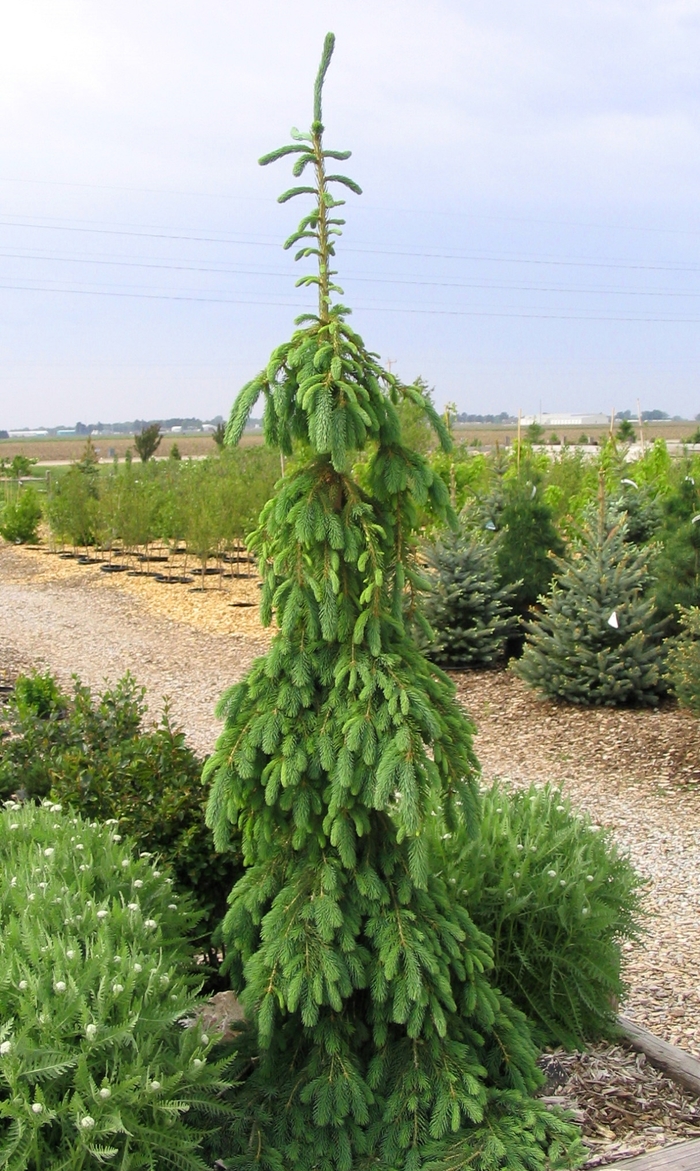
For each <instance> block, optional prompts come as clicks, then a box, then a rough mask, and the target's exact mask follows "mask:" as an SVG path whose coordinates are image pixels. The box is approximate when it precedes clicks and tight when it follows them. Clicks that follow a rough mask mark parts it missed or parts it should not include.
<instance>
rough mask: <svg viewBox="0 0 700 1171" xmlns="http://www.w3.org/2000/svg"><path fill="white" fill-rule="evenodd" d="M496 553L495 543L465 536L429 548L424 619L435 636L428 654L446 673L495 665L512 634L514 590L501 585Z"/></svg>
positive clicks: (448, 538) (449, 536)
mask: <svg viewBox="0 0 700 1171" xmlns="http://www.w3.org/2000/svg"><path fill="white" fill-rule="evenodd" d="M495 553H496V549H495V546H494V545H493V544H489V545H487V544H484V542H483V541H480V540H478V539H477V538H476V537H473V536H472V537H469V536H467V535H466V534H465V533H463V532H458V533H448V534H446V535H445V536H443V537H442V539H441V540H440V541H438V542H437V543H436V544H435V545H433V546H431V547H430V548H429V549H428V550H427V557H428V562H429V564H430V566H431V568H432V570H433V573H432V575H431V587H432V588H431V591H430V592H429V593H428V594H427V596H426V601H425V616H426V618H427V620H428V622H429V623H430V625H431V627H432V629H433V631H434V633H435V639H434V642H433V643H432V644H431V645H430V646H429V647H428V649H427V654H428V656H429V657H430V658H431V659H432V660H433V662H434V663H437V664H438V665H439V666H440V667H442V668H443V669H444V670H455V671H460V670H463V669H464V668H468V667H480V666H490V665H492V664H494V663H496V662H498V660H499V659H502V658H503V655H504V654H505V647H506V642H507V640H508V639H509V638H510V637H511V636H512V635H513V634H514V632H515V628H516V624H517V619H516V618H515V616H514V615H513V611H512V609H511V602H512V600H513V587H512V586H501V585H500V583H499V580H498V575H497V569H496V560H495Z"/></svg>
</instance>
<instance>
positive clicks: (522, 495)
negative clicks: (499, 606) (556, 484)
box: [496, 473, 564, 615]
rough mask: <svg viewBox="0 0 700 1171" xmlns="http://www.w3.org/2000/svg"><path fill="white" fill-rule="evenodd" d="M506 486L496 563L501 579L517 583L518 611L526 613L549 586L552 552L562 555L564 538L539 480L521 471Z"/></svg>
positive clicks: (515, 597)
mask: <svg viewBox="0 0 700 1171" xmlns="http://www.w3.org/2000/svg"><path fill="white" fill-rule="evenodd" d="M504 488H505V494H504V501H503V509H502V511H501V514H500V517H499V521H498V523H497V527H498V529H499V531H501V534H502V535H501V537H500V539H499V543H498V549H497V553H496V563H497V566H498V572H499V574H500V577H501V581H502V582H503V583H504V584H509V585H512V586H513V587H514V601H513V606H514V609H515V611H516V613H518V614H521V615H525V614H526V613H527V611H528V610H529V608H530V607H531V606H534V604H535V602H536V601H537V599H538V597H539V595H540V594H542V593H544V591H545V590H546V589H548V588H549V584H550V582H551V580H552V575H553V573H554V563H553V560H552V554H556V555H559V556H561V554H562V553H563V552H564V542H563V541H562V539H561V537H560V536H559V534H558V532H557V530H556V528H555V526H554V518H553V513H552V509H551V508H550V507H549V505H548V504H547V503H546V501H545V500H544V499H543V498H542V490H541V486H540V485H539V484H538V483H537V482H536V480H534V479H533V480H532V481H531V480H530V479H528V478H527V477H526V475H525V474H524V473H521V474H520V475H519V476H517V477H516V478H515V479H513V480H511V481H505V482H504Z"/></svg>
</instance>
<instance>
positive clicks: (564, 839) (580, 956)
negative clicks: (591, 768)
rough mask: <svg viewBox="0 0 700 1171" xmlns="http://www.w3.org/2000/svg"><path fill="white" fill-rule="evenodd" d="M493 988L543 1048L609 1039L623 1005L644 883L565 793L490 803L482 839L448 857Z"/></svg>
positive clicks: (494, 797)
mask: <svg viewBox="0 0 700 1171" xmlns="http://www.w3.org/2000/svg"><path fill="white" fill-rule="evenodd" d="M445 864H446V868H447V872H448V873H449V875H450V877H451V878H452V879H454V881H455V884H459V889H460V890H461V891H462V895H463V897H464V898H465V900H466V907H467V910H468V911H469V914H470V916H471V917H472V919H473V920H474V922H475V923H476V924H477V926H478V927H479V928H480V929H481V930H482V931H484V932H485V933H486V934H487V935H489V936H490V937H491V939H492V940H493V946H494V962H495V980H496V982H497V984H498V986H499V987H500V988H501V989H502V990H503V991H504V992H505V993H506V994H507V995H508V996H510V997H511V998H512V1000H513V1001H514V1003H515V1004H517V1005H518V1007H519V1008H521V1009H522V1011H523V1012H525V1013H526V1014H527V1016H528V1017H529V1018H530V1020H531V1021H534V1022H535V1024H536V1026H537V1031H538V1034H539V1036H540V1039H541V1040H542V1042H543V1043H545V1044H551V1045H566V1046H568V1047H574V1046H580V1045H582V1044H584V1043H585V1042H586V1041H588V1040H590V1039H592V1038H594V1037H599V1036H603V1035H605V1034H606V1033H609V1032H610V1030H611V1028H612V1027H613V1025H614V1019H615V1011H616V1006H617V1004H618V1003H619V1002H620V1001H621V1000H622V999H623V998H624V994H625V984H624V982H623V979H622V973H621V946H622V943H623V942H624V941H625V940H635V939H638V938H639V936H640V922H641V911H640V891H641V887H642V880H641V879H640V878H639V877H638V875H637V874H636V873H635V871H634V869H633V868H632V866H631V864H630V862H629V861H628V860H627V858H626V857H624V856H623V855H622V854H620V853H619V851H618V850H617V848H616V846H615V844H614V842H613V841H612V839H611V837H610V835H609V834H608V833H606V832H605V831H604V830H600V829H599V828H598V827H597V826H595V825H593V824H592V822H591V819H590V817H588V815H578V814H576V815H575V814H574V813H573V812H572V809H571V805H570V803H569V801H568V799H567V798H565V797H563V796H562V794H561V792H559V790H557V789H555V788H553V787H550V786H546V787H545V788H543V789H537V788H535V787H531V788H530V789H529V790H527V791H526V792H517V793H509V792H508V791H507V790H505V789H504V788H502V786H501V785H500V784H498V783H496V784H494V785H493V786H492V787H491V789H489V790H488V791H487V792H486V793H485V794H484V795H483V805H482V813H481V823H480V830H479V834H478V835H477V836H476V837H475V838H474V839H473V840H471V841H468V842H464V843H463V844H462V846H461V848H460V849H458V850H457V851H450V854H449V855H447V856H446V863H445Z"/></svg>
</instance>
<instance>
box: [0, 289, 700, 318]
mask: <svg viewBox="0 0 700 1171" xmlns="http://www.w3.org/2000/svg"><path fill="white" fill-rule="evenodd" d="M0 289H5V290H13V291H18V292H24V293H67V294H75V295H77V296H88V297H120V298H138V299H140V300H145V301H182V302H197V303H199V304H205V305H266V306H277V307H280V308H285V309H289V308H299V309H303V305H301V304H299V303H298V302H297V303H293V302H290V301H270V300H260V299H253V298H250V297H224V296H211V295H210V296H201V295H199V294H194V293H153V292H134V291H127V290H124V289H117V290H112V289H80V288H60V287H57V286H55V285H14V284H8V283H4V282H0ZM355 308H356V310H357V311H359V312H366V313H410V314H416V315H419V316H430V317H503V318H511V319H522V320H542V321H616V322H630V323H633V322H641V323H648V322H656V323H659V324H668V325H698V324H700V317H649V316H645V317H641V316H631V315H622V314H619V315H603V314H592V313H591V314H582V313H561V312H557V311H553V310H544V309H542V310H539V311H537V312H535V311H530V310H527V309H526V310H522V309H520V308H514V309H512V310H510V309H500V310H490V309H448V308H440V309H430V308H427V307H423V306H421V307H413V306H407V305H399V306H393V305H357V306H356V307H355Z"/></svg>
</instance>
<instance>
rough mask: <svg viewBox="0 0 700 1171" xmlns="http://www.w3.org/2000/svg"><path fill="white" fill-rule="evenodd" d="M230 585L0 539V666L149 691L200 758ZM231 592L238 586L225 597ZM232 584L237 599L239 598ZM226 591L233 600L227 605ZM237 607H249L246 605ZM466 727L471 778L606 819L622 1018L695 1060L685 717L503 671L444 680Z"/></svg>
mask: <svg viewBox="0 0 700 1171" xmlns="http://www.w3.org/2000/svg"><path fill="white" fill-rule="evenodd" d="M231 590H232V591H233V593H226V592H225V591H215V590H212V591H210V592H209V593H205V594H201V593H200V594H194V595H193V594H192V593H191V592H190V591H188V590H187V588H186V587H181V586H171V587H162V586H157V585H156V584H155V583H154V582H151V581H149V580H138V579H134V578H127V577H126V575H118V576H109V577H108V576H107V575H104V574H102V573H100V572H99V568H98V567H92V568H83V567H79V566H77V565H76V563H75V562H72V561H71V562H65V561H60V560H59V559H58V558H56V557H47V556H45V555H44V554H42V553H38V552H37V553H31V552H29V551H26V550H15V549H14V548H12V547H9V546H3V547H1V548H0V674H1V673H2V670H3V666H4V667H5V669H7V665H8V664H10V666H19V667H28V666H32V665H36V666H45V667H50V668H51V670H52V671H54V672H55V673H56V674H57V675H58V676H59V678H60V679H62V680H64V681H66V682H67V681H68V680H69V678H70V675H71V674H72V673H73V672H75V673H76V674H78V675H79V676H80V678H81V679H82V680H83V682H85V683H87V684H89V685H90V686H92V687H100V686H102V684H103V683H104V681H105V679H108V680H110V681H112V682H113V681H115V680H116V679H118V678H119V677H120V676H121V675H123V674H124V672H125V671H127V670H130V671H131V672H132V673H133V674H134V675H135V677H136V679H137V680H138V681H139V682H140V683H142V684H144V685H145V687H146V688H147V692H148V697H149V701H150V708H151V712H152V714H153V715H154V716H156V715H157V714H158V712H159V710H160V704H161V699H162V696H163V695H167V696H169V698H170V703H171V708H172V711H173V714H174V716H175V719H176V721H177V722H178V723H179V724H180V725H181V727H182V728H183V729H184V731H185V732H186V734H187V737H188V740H189V741H190V742H191V743H192V744H193V746H195V747H196V748H197V749H198V750H199V751H200V752H201V753H205V752H208V751H210V750H211V748H212V746H213V744H214V741H215V739H216V735H217V732H218V729H219V726H220V725H219V723H218V721H217V720H216V719H215V717H214V708H215V705H216V702H217V700H218V698H219V696H220V695H221V692H222V690H223V689H224V688H225V687H227V686H228V685H230V684H231V683H233V682H235V681H236V680H237V679H239V678H240V677H241V675H242V674H243V673H244V672H245V670H246V669H247V667H248V666H249V664H250V662H251V660H252V659H253V658H254V657H255V656H256V655H258V654H260V653H261V652H262V651H264V649H265V634H264V632H263V631H262V629H261V628H260V627H259V625H257V619H256V618H255V611H254V610H251V609H242V610H236V609H235V608H232V601H231V599H232V597H233V606H234V607H235V605H241V601H240V598H243V597H246V598H248V599H250V598H251V597H254V598H256V599H257V594H256V587H255V583H254V582H252V581H251V582H247V583H246V582H241V583H240V584H238V585H236V584H235V583H231ZM236 591H238V593H236ZM246 591H247V592H246ZM236 598H238V599H239V600H238V602H236ZM248 605H250V603H249V601H248ZM458 690H459V695H460V698H461V699H462V701H463V702H464V704H465V706H466V707H467V709H468V710H469V711H470V713H471V714H472V716H473V718H474V720H475V722H476V724H477V726H478V730H479V731H478V737H477V741H476V749H477V754H478V756H479V759H480V760H481V763H482V767H483V770H484V775H485V778H486V779H488V778H490V777H493V776H500V777H502V778H503V779H504V780H505V781H507V782H509V783H511V784H514V785H525V784H529V783H530V782H531V781H534V782H537V783H542V782H544V781H546V780H551V781H554V782H556V783H557V784H560V785H562V786H563V788H564V790H565V791H566V792H567V793H568V794H569V796H570V797H571V798H572V800H573V801H574V803H575V804H577V805H579V806H581V807H584V808H586V809H588V810H589V811H590V812H591V814H592V815H593V817H594V818H595V820H596V821H598V822H599V823H600V824H602V825H606V826H609V827H611V828H612V829H613V830H614V832H615V835H616V837H617V839H618V840H619V842H620V843H621V844H622V845H623V846H624V847H625V848H627V849H629V851H630V853H631V855H632V857H633V859H634V862H635V864H636V865H637V867H638V868H639V870H640V871H641V872H642V873H643V874H645V875H648V876H650V878H651V879H652V883H651V887H650V894H649V899H648V901H649V906H650V908H651V910H652V911H653V912H654V914H655V917H654V918H653V919H652V921H651V924H650V932H649V936H648V937H647V939H646V941H645V944H644V946H643V947H637V948H633V949H632V950H631V951H630V952H629V955H628V957H627V958H628V965H629V966H628V975H629V979H630V982H631V985H632V990H631V995H630V999H629V1001H628V1003H627V1005H626V1006H625V1011H626V1012H627V1014H628V1015H629V1016H631V1017H633V1018H634V1019H636V1020H637V1021H638V1022H639V1023H640V1024H643V1025H646V1027H647V1028H650V1029H651V1030H652V1031H654V1032H656V1033H657V1034H658V1035H660V1036H662V1037H664V1038H665V1039H666V1040H669V1041H672V1042H673V1043H675V1044H681V1045H683V1047H684V1048H685V1049H687V1050H688V1051H689V1052H692V1053H694V1054H695V1055H696V1056H698V1057H700V933H699V931H698V925H699V923H700V917H699V912H700V833H699V832H698V830H699V828H700V737H699V734H698V723H697V721H696V720H695V719H694V718H693V717H691V716H689V715H687V713H684V712H680V711H678V710H677V709H675V708H673V707H672V706H668V707H665V708H663V709H661V710H660V711H618V710H615V709H605V710H603V711H597V710H587V709H576V708H571V707H565V706H556V705H554V704H551V703H546V702H542V701H540V700H538V699H536V698H535V697H534V696H533V695H532V693H530V692H528V691H527V690H526V688H525V687H524V685H523V684H522V683H520V682H519V681H518V680H517V679H516V678H515V677H514V676H513V675H512V674H511V673H510V672H504V671H500V672H475V673H470V674H468V675H464V676H460V677H458Z"/></svg>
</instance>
